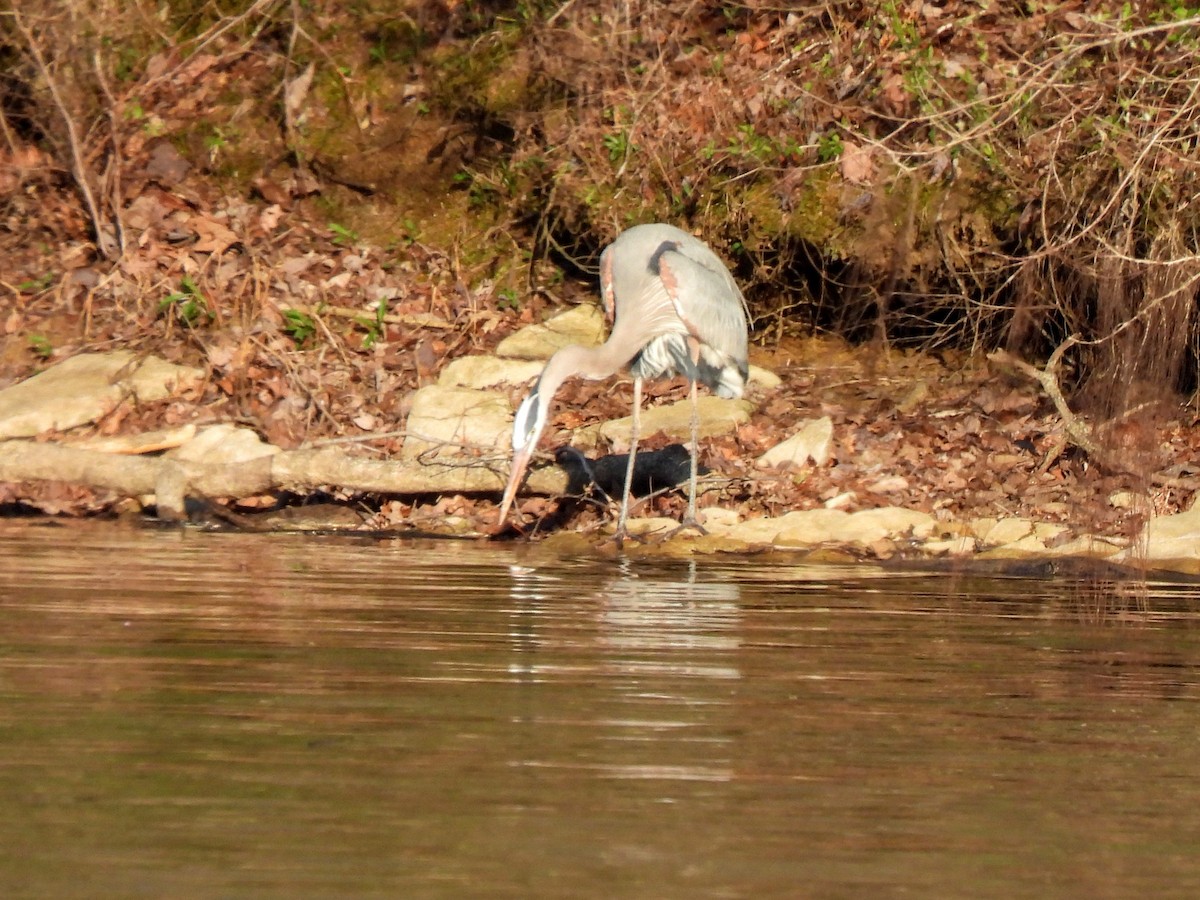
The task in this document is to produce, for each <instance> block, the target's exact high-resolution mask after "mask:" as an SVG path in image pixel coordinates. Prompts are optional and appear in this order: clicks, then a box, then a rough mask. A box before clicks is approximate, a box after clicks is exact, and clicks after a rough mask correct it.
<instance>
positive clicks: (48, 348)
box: [29, 334, 54, 359]
mask: <svg viewBox="0 0 1200 900" xmlns="http://www.w3.org/2000/svg"><path fill="white" fill-rule="evenodd" d="M29 349H30V350H32V351H33V352H34V354H36V355H37V356H39V357H41V358H42V359H49V358H50V356H51V354H53V353H54V345H53V344H51V343H50V339H49V338H47V337H46V336H45V335H42V334H31V335H30V336H29Z"/></svg>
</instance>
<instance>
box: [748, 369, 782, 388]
mask: <svg viewBox="0 0 1200 900" xmlns="http://www.w3.org/2000/svg"><path fill="white" fill-rule="evenodd" d="M746 380H747V382H748V383H749V384H750V385H757V386H758V387H761V388H763V389H764V390H768V391H773V390H775V388H777V387H779V386H780V385H781V384H783V379H782V378H780V377H779V376H778V375H776V374H775V373H774V372H772V371H771V370H770V369H764V368H763V367H762V366H753V365H752V366H751V367H750V377H749V378H747V379H746Z"/></svg>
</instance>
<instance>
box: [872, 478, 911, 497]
mask: <svg viewBox="0 0 1200 900" xmlns="http://www.w3.org/2000/svg"><path fill="white" fill-rule="evenodd" d="M908 487H909V485H908V479H907V478H904V477H903V476H901V475H892V476H889V477H888V478H881V479H879V480H878V481H876V482H875V483H874V484H869V485H867V490H868V491H870V492H871V493H872V494H892V493H896V492H897V491H907V490H908Z"/></svg>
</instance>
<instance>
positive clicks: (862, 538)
mask: <svg viewBox="0 0 1200 900" xmlns="http://www.w3.org/2000/svg"><path fill="white" fill-rule="evenodd" d="M935 524H936V523H935V521H934V519H933V517H932V516H930V515H929V514H928V513H923V512H919V511H917V510H912V509H903V508H901V507H892V506H889V507H884V508H881V509H864V510H861V511H859V512H856V513H848V512H845V511H844V510H840V509H824V508H821V509H806V510H797V511H795V512H790V513H787V514H786V515H782V516H778V517H762V518H755V519H747V520H745V521H744V522H739V523H735V524H733V525H731V526H728V527H721V526H720V525H718V526H717V527H716V528H714V529H712V530H719V531H720V533H721V535H722V536H728V537H730V538H732V539H734V540H739V541H745V542H746V543H749V544H774V545H776V546H780V547H806V546H812V545H814V544H824V543H834V544H863V545H870V544H874V543H875V542H877V541H881V540H885V539H888V538H897V537H903V536H905V535H908V534H912V533H918V532H925V533H927V532H929V531H931V530H932V528H933V526H934V525H935Z"/></svg>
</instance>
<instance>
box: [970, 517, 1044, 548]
mask: <svg viewBox="0 0 1200 900" xmlns="http://www.w3.org/2000/svg"><path fill="white" fill-rule="evenodd" d="M1031 534H1033V523H1032V522H1030V521H1029V520H1028V519H1019V518H1014V519H1000V520H999V521H997V522H995V524H993V525H992V526H991V527H990V528H988V529H986V530H985V531H984V532H983V533H982V534H980V535H979V540H980V541H981V542H983V543H984V544H987V545H989V546H993V547H996V546H1001V545H1003V544H1011V543H1013V541H1019V540H1021V538H1024V537H1028V536H1029V535H1031Z"/></svg>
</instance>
